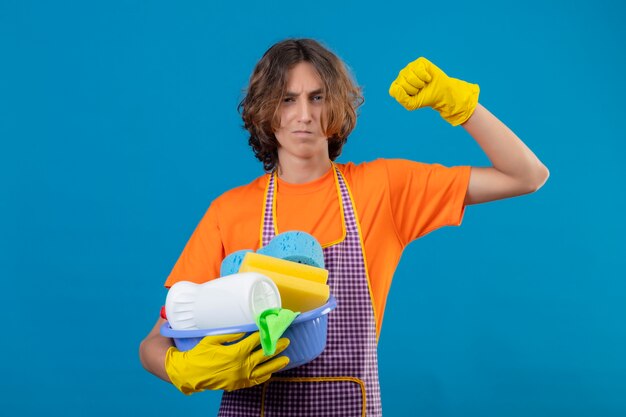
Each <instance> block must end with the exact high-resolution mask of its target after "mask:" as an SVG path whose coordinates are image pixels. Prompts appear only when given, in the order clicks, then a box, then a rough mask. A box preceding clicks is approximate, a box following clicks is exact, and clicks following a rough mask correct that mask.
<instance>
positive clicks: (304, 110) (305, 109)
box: [298, 100, 312, 123]
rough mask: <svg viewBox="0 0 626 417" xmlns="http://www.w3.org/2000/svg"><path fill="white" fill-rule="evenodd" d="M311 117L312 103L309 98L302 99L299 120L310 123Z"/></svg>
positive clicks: (299, 107)
mask: <svg viewBox="0 0 626 417" xmlns="http://www.w3.org/2000/svg"><path fill="white" fill-rule="evenodd" d="M311 119H312V115H311V103H309V102H308V100H301V101H300V105H299V106H298V121H299V122H303V123H309V122H310V121H311Z"/></svg>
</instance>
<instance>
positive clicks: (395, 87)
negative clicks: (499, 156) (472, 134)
mask: <svg viewBox="0 0 626 417" xmlns="http://www.w3.org/2000/svg"><path fill="white" fill-rule="evenodd" d="M479 93H480V88H479V87H478V84H470V83H467V82H465V81H462V80H458V79H456V78H451V77H448V76H447V75H446V74H445V73H444V72H443V71H442V70H441V69H439V68H438V67H437V66H436V65H435V64H433V63H432V62H430V61H429V60H427V59H426V58H424V57H420V58H418V59H416V60H415V61H413V62H411V63H410V64H409V65H407V66H406V67H404V68H403V69H402V70H401V71H400V73H399V74H398V78H396V79H395V80H394V81H393V82H392V83H391V86H390V87H389V95H391V96H392V97H393V98H395V99H396V100H397V101H398V103H400V104H402V105H403V106H404V108H405V109H407V110H415V109H419V108H422V107H432V108H433V109H435V110H437V111H438V112H439V114H440V115H441V117H443V118H444V119H445V120H446V121H447V122H448V123H450V124H451V125H452V126H458V125H460V124H462V123H465V122H466V121H467V119H469V118H470V116H471V115H472V113H474V109H475V108H476V105H477V104H478V94H479Z"/></svg>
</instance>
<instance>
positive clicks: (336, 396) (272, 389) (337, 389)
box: [261, 377, 365, 417]
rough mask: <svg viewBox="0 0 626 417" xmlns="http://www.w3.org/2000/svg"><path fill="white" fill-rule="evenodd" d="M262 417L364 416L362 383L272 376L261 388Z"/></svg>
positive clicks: (357, 380)
mask: <svg viewBox="0 0 626 417" xmlns="http://www.w3.org/2000/svg"><path fill="white" fill-rule="evenodd" d="M261 416H262V417H287V416H289V417H292V416H298V417H334V416H336V417H360V416H365V384H364V382H363V381H361V380H360V379H358V378H353V377H320V378H280V377H275V378H272V379H270V380H269V381H268V382H266V383H265V384H264V385H263V394H262V399H261Z"/></svg>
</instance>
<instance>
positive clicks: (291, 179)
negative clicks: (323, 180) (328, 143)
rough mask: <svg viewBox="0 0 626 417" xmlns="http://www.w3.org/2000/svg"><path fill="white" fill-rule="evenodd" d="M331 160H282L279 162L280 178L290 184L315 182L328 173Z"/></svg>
mask: <svg viewBox="0 0 626 417" xmlns="http://www.w3.org/2000/svg"><path fill="white" fill-rule="evenodd" d="M331 166H332V164H331V162H330V159H328V158H327V157H326V158H324V159H318V160H314V159H306V160H302V159H291V160H290V159H282V160H279V162H278V177H279V178H280V179H281V180H283V181H285V182H288V183H290V184H304V183H307V182H311V181H315V180H316V179H318V178H320V177H322V176H323V175H324V174H326V173H327V172H328V170H329V169H330V167H331Z"/></svg>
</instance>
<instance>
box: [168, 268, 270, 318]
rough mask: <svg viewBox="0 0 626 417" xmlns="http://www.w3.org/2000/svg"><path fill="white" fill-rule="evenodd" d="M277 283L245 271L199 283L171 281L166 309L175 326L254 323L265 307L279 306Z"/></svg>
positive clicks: (266, 308)
mask: <svg viewBox="0 0 626 417" xmlns="http://www.w3.org/2000/svg"><path fill="white" fill-rule="evenodd" d="M281 306H282V304H281V296H280V292H279V290H278V287H277V286H276V284H274V282H273V281H272V280H271V279H270V278H268V277H267V276H265V275H262V274H260V273H256V272H245V273H237V274H232V275H227V276H224V277H221V278H217V279H214V280H212V281H208V282H206V283H204V284H196V283H193V282H188V281H180V282H177V283H176V284H174V285H172V287H171V288H170V290H169V292H168V293H167V298H166V300H165V312H166V315H167V319H168V321H169V324H170V326H171V328H172V329H174V330H196V329H212V328H220V327H229V326H239V325H244V324H250V323H255V321H256V317H257V316H259V315H260V314H261V313H262V312H263V311H265V310H268V309H272V308H280V307H281Z"/></svg>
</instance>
